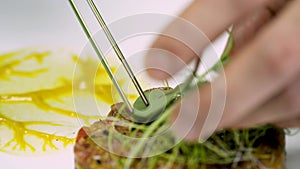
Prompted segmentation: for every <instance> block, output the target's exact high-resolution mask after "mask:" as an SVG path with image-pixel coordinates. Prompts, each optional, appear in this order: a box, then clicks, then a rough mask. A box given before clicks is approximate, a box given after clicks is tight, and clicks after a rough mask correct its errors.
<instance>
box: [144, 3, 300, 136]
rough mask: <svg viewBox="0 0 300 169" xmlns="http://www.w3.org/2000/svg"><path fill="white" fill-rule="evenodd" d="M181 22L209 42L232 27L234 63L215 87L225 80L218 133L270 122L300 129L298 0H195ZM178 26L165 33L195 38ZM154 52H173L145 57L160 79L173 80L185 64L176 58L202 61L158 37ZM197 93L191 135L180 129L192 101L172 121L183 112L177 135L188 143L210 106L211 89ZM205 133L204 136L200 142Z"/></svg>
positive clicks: (181, 46) (178, 44)
mask: <svg viewBox="0 0 300 169" xmlns="http://www.w3.org/2000/svg"><path fill="white" fill-rule="evenodd" d="M180 17H182V18H184V19H185V20H187V21H189V22H191V23H192V24H193V25H195V26H196V27H197V28H198V29H200V30H201V31H203V32H204V34H205V35H206V36H207V37H208V38H209V39H210V40H213V39H214V38H216V37H217V36H218V35H219V34H221V33H222V32H224V31H225V30H226V29H227V28H228V27H230V25H232V24H233V25H234V29H233V36H234V40H235V44H234V49H233V53H232V55H231V56H232V58H231V61H230V62H229V64H228V65H227V66H226V67H225V70H224V71H225V76H224V77H222V76H221V77H218V78H217V79H216V80H215V82H214V83H219V82H220V83H221V81H222V80H226V88H224V90H225V91H226V101H225V107H224V111H223V116H222V118H221V120H220V123H219V124H218V128H217V129H222V128H243V127H251V126H256V125H261V124H266V123H272V124H275V125H278V126H280V127H297V126H300V1H299V0H295V1H292V0H291V1H288V0H252V1H249V0H195V1H193V3H192V4H191V5H190V6H189V7H188V8H187V9H186V10H185V11H184V12H183V13H182V14H181V16H180ZM177 22H178V21H174V23H172V24H171V25H170V26H169V27H167V28H166V29H165V31H164V33H166V34H177V35H179V36H181V35H182V37H189V38H192V37H193V35H192V34H191V33H192V32H193V31H189V28H188V26H186V27H185V25H182V24H179V23H177ZM194 41H195V42H197V40H194ZM191 42H193V41H191ZM199 42H200V43H199ZM192 45H193V44H192ZM206 45H208V44H207V43H206V42H205V41H204V40H203V41H202V43H201V41H198V44H196V46H197V47H198V48H197V49H196V50H199V53H200V52H201V50H202V49H203V48H204V47H205V46H206ZM152 47H153V48H157V49H161V50H164V51H168V52H169V54H161V55H159V54H157V55H152V54H151V55H150V54H149V55H148V56H147V58H146V65H147V66H149V67H156V68H159V69H161V70H158V69H150V70H148V73H149V74H150V76H152V77H153V78H156V79H167V78H170V76H172V75H173V74H175V73H177V72H178V71H179V70H180V69H182V65H183V64H181V63H180V62H179V61H177V60H178V58H180V59H181V60H182V61H183V62H184V63H189V62H191V61H192V60H193V59H194V58H195V57H198V56H197V55H196V54H195V52H194V51H195V50H194V51H192V50H191V49H190V48H189V47H188V46H187V45H185V44H183V43H182V42H180V41H179V40H176V39H174V38H170V37H167V36H159V37H158V39H157V40H156V42H155V43H154V44H153V46H152ZM171 54H173V55H171ZM217 85H218V84H217ZM199 91H200V93H201V99H200V101H199V102H200V104H199V105H200V109H199V110H198V111H197V113H198V116H197V118H196V121H195V123H194V124H193V127H192V128H191V130H190V131H184V130H183V127H181V126H184V125H185V124H186V123H189V121H188V120H191V119H189V114H191V113H192V112H189V111H188V110H189V107H192V105H194V103H193V102H195V99H194V98H192V97H193V96H189V97H187V98H185V101H183V102H182V104H181V105H180V106H178V108H177V110H176V111H174V113H173V117H172V120H173V121H174V120H175V119H176V117H177V115H178V113H179V110H180V111H182V112H184V114H185V115H184V116H182V117H180V118H181V119H176V120H178V121H179V122H178V123H177V124H176V126H174V128H173V130H174V133H175V134H177V135H178V136H182V137H183V136H185V135H186V134H187V135H186V139H187V140H195V139H198V138H199V136H200V133H201V130H202V126H203V123H204V121H205V118H206V117H207V112H208V110H209V107H210V105H211V102H210V101H211V88H210V84H206V85H204V86H203V87H201V88H200V89H199ZM179 107H180V108H181V109H179ZM203 131H204V132H206V131H205V130H203ZM203 131H202V132H203ZM207 133H208V132H207ZM205 134H206V133H204V134H203V133H201V135H202V137H203V136H205Z"/></svg>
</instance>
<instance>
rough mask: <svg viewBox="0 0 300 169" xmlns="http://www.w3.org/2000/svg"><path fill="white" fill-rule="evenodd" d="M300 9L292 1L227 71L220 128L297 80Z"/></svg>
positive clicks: (247, 112) (299, 51)
mask: <svg viewBox="0 0 300 169" xmlns="http://www.w3.org/2000/svg"><path fill="white" fill-rule="evenodd" d="M299 8H300V1H297V2H296V1H295V2H293V5H290V6H289V7H288V8H287V9H286V10H285V12H284V13H283V14H282V15H281V16H280V17H279V18H277V19H276V21H275V22H273V23H272V24H270V25H268V27H267V28H266V29H265V30H264V31H262V32H261V33H260V34H259V35H258V37H257V39H255V41H253V42H252V43H251V44H250V45H249V47H247V49H245V50H242V51H241V52H239V53H237V55H238V57H239V58H236V59H235V60H234V61H233V62H232V63H231V64H230V65H229V66H228V68H227V69H226V75H227V76H226V80H227V87H228V90H227V100H226V107H225V111H224V118H223V120H222V123H223V124H222V123H221V125H220V126H221V127H222V126H223V127H226V126H232V125H234V123H235V122H237V121H238V120H241V119H242V118H243V117H246V116H247V115H248V114H249V113H251V112H253V111H254V110H255V109H256V108H258V107H259V106H261V105H262V104H263V103H265V102H266V101H267V100H268V99H270V98H272V97H274V94H276V93H279V92H280V91H281V90H283V88H285V87H286V86H287V85H288V84H289V83H290V82H291V81H294V80H295V79H296V78H297V75H298V74H299V69H300V57H299V53H300V49H299V47H298V44H300V40H299V38H300V20H299V18H300V11H299Z"/></svg>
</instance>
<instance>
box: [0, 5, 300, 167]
mask: <svg viewBox="0 0 300 169" xmlns="http://www.w3.org/2000/svg"><path fill="white" fill-rule="evenodd" d="M97 2H99V4H100V5H101V7H100V10H101V11H102V14H103V16H104V17H105V19H106V21H107V22H108V23H112V22H114V21H117V20H119V19H121V18H123V17H125V16H130V15H134V14H141V13H163V14H169V15H176V14H178V13H179V12H180V11H181V10H182V9H183V8H184V7H185V6H187V5H188V4H189V3H190V2H191V0H188V1H183V0H165V1H161V0H151V1H140V0H130V1H129V0H126V1H120V0H103V1H101V2H100V1H97ZM0 20H1V29H0V37H1V38H0V44H1V45H0V52H1V53H3V52H8V51H11V50H16V49H20V48H25V47H32V46H42V47H45V46H51V48H52V47H59V48H68V49H72V50H74V51H75V52H80V51H81V50H82V48H83V47H84V46H85V44H86V42H87V40H86V37H85V36H84V34H83V31H82V30H81V28H80V26H79V24H78V22H77V20H76V18H75V17H74V14H73V12H72V10H71V8H70V7H69V4H68V1H67V0H65V1H62V0H43V1H41V0H26V1H20V0H9V1H1V2H0ZM149 43H150V41H145V42H143V43H141V45H142V46H143V45H144V46H147V45H148V44H149ZM129 46H130V45H129ZM129 48H130V47H129ZM299 141H300V135H299V134H298V135H296V136H294V137H288V139H287V153H288V158H287V161H288V169H297V168H299V165H300V162H299V159H300V146H299V144H298V143H299ZM0 165H1V168H9V169H24V168H26V169H40V168H43V169H53V168H56V169H73V168H74V165H73V153H72V148H71V147H70V148H68V149H67V150H65V151H61V152H58V153H56V154H51V155H47V156H42V157H20V156H12V155H8V154H3V153H0Z"/></svg>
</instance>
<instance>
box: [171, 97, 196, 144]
mask: <svg viewBox="0 0 300 169" xmlns="http://www.w3.org/2000/svg"><path fill="white" fill-rule="evenodd" d="M195 93H198V92H195ZM199 99H200V98H199V94H192V95H191V96H188V97H187V98H185V99H183V100H182V101H181V103H180V105H178V106H177V107H176V109H175V110H174V111H173V114H172V116H171V119H170V120H171V122H172V125H171V130H172V132H173V134H174V135H175V136H176V137H177V138H178V139H184V140H186V141H197V139H198V137H199V135H200V132H201V128H202V126H201V125H202V124H199V123H198V120H197V119H198V112H199V103H200V101H199Z"/></svg>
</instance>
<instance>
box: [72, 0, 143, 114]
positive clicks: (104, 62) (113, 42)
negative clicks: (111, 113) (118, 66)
mask: <svg viewBox="0 0 300 169" xmlns="http://www.w3.org/2000/svg"><path fill="white" fill-rule="evenodd" d="M69 2H70V4H71V7H72V9H73V11H74V13H75V15H76V17H77V19H78V21H79V23H80V25H81V27H82V28H83V30H84V32H85V34H86V36H87V37H88V39H89V41H90V43H91V44H92V47H93V48H94V50H95V52H96V54H97V56H98V57H99V59H100V61H101V63H102V65H103V66H104V69H105V70H106V72H107V74H108V75H109V77H110V79H111V80H112V82H113V84H114V86H115V87H116V89H117V91H118V93H119V94H120V96H121V98H122V100H123V102H124V104H125V105H126V106H127V108H128V109H129V111H130V112H133V108H132V107H131V105H130V102H129V100H128V98H127V97H126V95H125V93H124V91H123V90H122V88H121V87H120V85H119V84H118V82H117V80H116V78H115V76H114V74H113V73H112V71H111V69H110V68H109V66H108V63H107V60H106V59H105V57H104V55H103V53H102V52H101V49H100V48H99V46H98V44H97V42H96V41H95V39H94V37H93V36H92V34H91V31H90V30H89V29H88V27H87V25H86V22H85V21H84V19H83V17H82V15H81V13H80V12H79V9H78V7H77V6H76V4H75V2H74V0H69ZM87 3H88V5H89V6H90V8H91V10H92V12H93V13H94V15H95V17H96V19H97V21H98V22H99V24H100V26H101V27H102V29H103V31H104V33H105V35H106V37H107V39H108V40H109V42H110V44H111V46H112V47H113V49H114V51H115V53H116V55H117V56H118V58H119V59H120V61H121V63H122V65H123V66H124V68H125V69H126V71H127V73H128V75H129V77H130V78H131V80H132V82H133V84H134V86H135V88H136V90H137V91H138V93H139V96H140V98H141V99H142V100H143V102H144V104H145V105H146V106H148V105H149V102H148V100H147V98H146V96H145V93H144V92H143V90H142V87H141V85H140V84H139V82H138V81H137V79H136V77H135V75H134V73H133V71H132V69H131V68H130V66H129V64H128V62H127V61H126V59H125V57H124V55H123V54H122V52H121V50H120V48H119V46H118V44H117V42H116V40H115V39H114V37H113V36H112V34H111V32H110V30H109V29H108V27H107V25H106V24H105V22H104V19H103V17H102V16H101V14H100V12H99V10H98V9H97V7H96V5H95V3H94V1H93V0H87Z"/></svg>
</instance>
